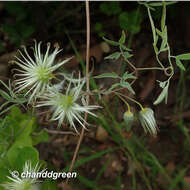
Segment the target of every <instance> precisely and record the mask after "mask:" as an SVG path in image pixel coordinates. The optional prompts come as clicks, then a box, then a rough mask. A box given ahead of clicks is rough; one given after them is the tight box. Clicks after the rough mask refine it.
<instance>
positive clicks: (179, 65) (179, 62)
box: [176, 58, 185, 71]
mask: <svg viewBox="0 0 190 190" xmlns="http://www.w3.org/2000/svg"><path fill="white" fill-rule="evenodd" d="M176 65H177V66H178V67H179V68H180V69H181V70H183V71H185V67H184V66H183V64H182V62H181V61H180V60H179V59H177V58H176Z"/></svg>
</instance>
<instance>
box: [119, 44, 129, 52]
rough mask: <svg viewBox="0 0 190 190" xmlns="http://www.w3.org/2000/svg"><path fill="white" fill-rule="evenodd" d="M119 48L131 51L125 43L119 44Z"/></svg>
mask: <svg viewBox="0 0 190 190" xmlns="http://www.w3.org/2000/svg"><path fill="white" fill-rule="evenodd" d="M120 48H121V49H122V50H123V51H132V49H129V48H127V47H126V46H125V45H123V44H120Z"/></svg>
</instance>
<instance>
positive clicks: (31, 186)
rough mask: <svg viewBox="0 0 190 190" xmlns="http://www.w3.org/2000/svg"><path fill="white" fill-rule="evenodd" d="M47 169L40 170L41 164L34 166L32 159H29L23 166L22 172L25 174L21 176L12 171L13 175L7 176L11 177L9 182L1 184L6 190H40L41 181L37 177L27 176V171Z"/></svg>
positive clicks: (35, 171)
mask: <svg viewBox="0 0 190 190" xmlns="http://www.w3.org/2000/svg"><path fill="white" fill-rule="evenodd" d="M45 170H46V169H43V170H41V171H40V165H39V164H36V165H35V167H32V164H31V162H30V161H27V162H26V163H25V165H24V167H23V171H22V173H25V175H24V176H23V177H22V175H20V176H19V173H15V171H13V172H12V171H10V173H11V175H12V177H10V176H7V177H8V178H9V180H10V181H9V182H6V183H4V184H2V185H1V186H2V187H4V188H5V190H40V188H39V183H40V181H39V180H38V179H36V178H28V177H27V176H26V174H27V173H35V174H36V173H38V172H42V173H43V172H44V171H45Z"/></svg>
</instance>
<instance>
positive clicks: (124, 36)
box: [119, 30, 126, 44]
mask: <svg viewBox="0 0 190 190" xmlns="http://www.w3.org/2000/svg"><path fill="white" fill-rule="evenodd" d="M125 39H126V35H125V31H124V30H122V35H121V38H120V40H119V43H121V44H124V43H125Z"/></svg>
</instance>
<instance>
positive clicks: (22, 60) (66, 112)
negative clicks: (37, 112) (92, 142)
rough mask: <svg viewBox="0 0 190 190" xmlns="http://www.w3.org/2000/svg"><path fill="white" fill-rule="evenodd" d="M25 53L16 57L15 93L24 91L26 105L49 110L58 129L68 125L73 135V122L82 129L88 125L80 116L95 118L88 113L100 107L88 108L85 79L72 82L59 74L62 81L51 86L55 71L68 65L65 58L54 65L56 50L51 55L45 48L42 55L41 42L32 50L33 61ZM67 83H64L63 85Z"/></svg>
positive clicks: (69, 77)
mask: <svg viewBox="0 0 190 190" xmlns="http://www.w3.org/2000/svg"><path fill="white" fill-rule="evenodd" d="M23 48H24V53H25V55H23V53H22V52H21V51H19V54H20V57H18V56H16V59H17V60H16V61H14V63H16V64H17V65H18V66H19V67H20V69H15V70H16V71H18V72H19V73H17V74H15V76H16V77H19V78H18V79H16V80H15V86H16V87H15V91H16V92H17V93H20V92H21V91H25V96H26V97H27V98H28V104H31V103H33V104H34V103H35V106H36V107H41V106H50V108H51V109H50V110H52V112H53V115H52V118H51V120H57V121H58V126H61V125H62V123H63V122H64V121H66V122H68V123H69V124H70V125H71V126H72V127H73V128H74V129H75V131H76V132H78V131H77V129H76V125H75V121H77V122H78V123H79V124H80V125H81V126H82V127H85V125H88V123H87V122H86V121H85V120H84V119H83V116H82V114H83V113H85V112H86V113H88V114H91V115H93V116H95V114H94V113H92V112H91V110H93V109H96V108H98V107H99V106H87V105H86V103H85V98H84V96H83V91H82V88H83V86H84V84H85V79H81V78H80V76H79V78H78V79H75V78H73V75H71V74H66V73H62V74H61V75H62V76H63V77H64V79H63V81H62V82H59V83H58V84H53V83H52V79H53V78H55V76H56V75H55V73H54V72H55V71H56V70H57V69H58V68H59V67H61V66H62V65H63V64H65V63H66V62H68V61H69V60H70V59H71V58H68V59H66V60H64V61H62V62H60V63H57V64H55V58H56V55H57V54H58V53H59V52H60V51H61V50H59V47H56V48H55V50H54V51H53V52H52V53H50V44H49V43H48V44H47V50H46V53H45V55H43V54H42V52H41V42H40V43H38V44H37V42H36V41H35V47H34V48H33V53H34V58H32V57H31V56H30V55H29V53H28V51H27V50H26V47H23ZM65 81H66V82H65Z"/></svg>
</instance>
